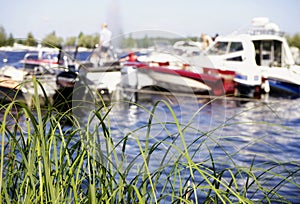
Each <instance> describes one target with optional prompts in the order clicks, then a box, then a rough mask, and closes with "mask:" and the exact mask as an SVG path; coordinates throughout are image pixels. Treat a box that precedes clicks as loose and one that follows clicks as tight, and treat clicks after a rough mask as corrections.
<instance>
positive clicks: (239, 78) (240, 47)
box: [199, 17, 300, 98]
mask: <svg viewBox="0 0 300 204" xmlns="http://www.w3.org/2000/svg"><path fill="white" fill-rule="evenodd" d="M199 62H200V63H202V64H201V65H200V66H202V67H203V70H204V72H205V73H210V74H219V75H220V76H221V77H222V78H223V79H224V81H226V79H227V85H228V87H229V89H228V88H225V89H226V90H227V91H230V92H232V91H233V88H234V92H235V95H236V96H242V97H251V98H262V97H264V96H266V95H270V96H276V97H284V98H298V97H300V67H299V66H298V65H296V64H295V62H294V59H293V56H292V54H291V51H290V48H289V46H288V43H287V41H286V39H285V38H284V33H283V32H281V31H280V30H279V27H278V26H277V25H276V24H274V23H272V22H270V21H269V19H268V18H265V17H258V18H254V19H253V20H252V28H251V29H250V30H249V31H248V33H241V34H238V33H234V34H231V35H229V36H219V37H218V38H217V39H216V41H215V43H214V45H213V46H212V47H211V48H210V49H208V50H207V51H206V52H205V53H204V54H202V56H201V60H199ZM224 87H226V84H225V85H224Z"/></svg>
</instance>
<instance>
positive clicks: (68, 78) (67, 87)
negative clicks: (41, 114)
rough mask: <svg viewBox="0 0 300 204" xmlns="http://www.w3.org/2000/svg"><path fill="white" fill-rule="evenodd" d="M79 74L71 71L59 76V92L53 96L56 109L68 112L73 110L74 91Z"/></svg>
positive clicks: (57, 80) (57, 78) (57, 82)
mask: <svg viewBox="0 0 300 204" xmlns="http://www.w3.org/2000/svg"><path fill="white" fill-rule="evenodd" d="M76 79H77V74H76V73H75V72H71V71H64V72H61V73H59V74H58V75H57V77H56V84H57V90H56V92H55V94H54V96H53V101H54V107H56V108H57V109H58V110H59V111H67V110H69V109H70V108H72V97H73V89H74V86H75V83H76Z"/></svg>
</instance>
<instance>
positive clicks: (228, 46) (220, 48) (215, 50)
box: [207, 41, 243, 55]
mask: <svg viewBox="0 0 300 204" xmlns="http://www.w3.org/2000/svg"><path fill="white" fill-rule="evenodd" d="M242 50H243V44H242V43H241V42H228V41H218V42H216V43H215V44H214V45H213V46H212V47H211V48H210V49H209V50H208V51H207V54H209V55H224V54H229V53H233V52H238V51H242Z"/></svg>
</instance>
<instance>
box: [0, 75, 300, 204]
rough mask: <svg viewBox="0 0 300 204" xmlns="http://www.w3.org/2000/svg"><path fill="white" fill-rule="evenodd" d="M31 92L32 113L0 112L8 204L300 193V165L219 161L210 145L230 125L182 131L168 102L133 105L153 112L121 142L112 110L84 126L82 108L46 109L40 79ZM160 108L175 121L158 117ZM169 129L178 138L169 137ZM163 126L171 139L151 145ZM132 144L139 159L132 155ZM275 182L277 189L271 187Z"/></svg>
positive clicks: (6, 108) (101, 108)
mask: <svg viewBox="0 0 300 204" xmlns="http://www.w3.org/2000/svg"><path fill="white" fill-rule="evenodd" d="M33 84H34V86H35V95H34V96H33V107H32V108H31V107H28V106H27V105H26V104H25V103H23V102H21V101H18V100H14V101H12V102H11V103H9V104H3V105H2V106H1V113H2V121H1V157H0V158H1V164H0V184H1V189H0V190H1V192H0V200H1V202H3V203H253V202H263V203H272V202H273V201H275V200H276V202H282V203H289V200H288V198H287V197H285V196H282V195H280V189H281V188H284V187H285V186H290V187H293V188H296V189H300V186H299V183H297V180H298V181H299V170H300V168H299V164H297V163H293V162H290V163H276V162H273V163H271V162H270V163H269V165H268V168H263V167H262V166H260V165H257V164H256V162H255V161H256V157H255V156H254V157H253V161H252V163H251V164H250V165H248V166H239V165H237V164H236V163H235V161H234V158H233V157H232V155H231V154H230V153H229V152H227V151H226V150H225V149H223V151H224V153H225V155H226V159H227V164H228V165H224V164H223V163H222V162H220V161H217V160H216V159H215V158H214V154H213V152H212V149H210V147H209V146H208V145H207V144H206V140H207V139H211V140H212V141H214V143H215V145H216V146H217V147H218V148H220V149H222V144H221V143H220V142H219V141H217V140H214V138H213V137H212V135H213V134H214V131H216V130H217V129H218V128H223V127H224V126H230V125H232V126H234V124H230V120H228V121H226V122H224V124H222V125H220V126H219V127H216V129H213V130H210V131H207V132H203V131H202V130H199V129H197V128H195V127H193V126H192V123H187V124H181V123H180V121H179V119H178V118H177V116H176V113H175V111H174V110H173V108H172V106H171V105H170V104H169V103H167V102H166V101H158V102H156V103H155V104H154V105H153V108H152V109H151V110H148V109H147V108H145V107H143V106H141V105H139V104H135V105H136V106H138V108H140V109H143V110H145V111H148V115H149V118H148V122H147V123H146V124H145V125H144V126H141V127H139V128H132V129H131V131H130V132H129V133H127V134H126V135H125V136H124V137H123V138H122V139H120V140H116V139H115V137H116V135H114V133H113V131H112V130H111V123H110V118H109V117H110V112H111V110H112V109H113V108H114V105H113V104H112V105H111V106H106V105H105V104H103V103H99V104H97V105H96V108H95V109H94V110H92V111H90V112H89V113H86V118H85V121H86V122H82V121H80V119H78V118H76V117H75V116H74V115H73V114H72V110H73V109H75V108H76V107H71V108H70V109H68V110H66V111H64V112H60V111H58V110H57V109H56V107H54V106H53V105H52V104H51V103H50V102H49V101H48V102H47V103H46V104H45V106H43V107H41V106H40V99H39V96H38V94H37V87H38V86H39V83H38V81H36V80H35V79H34V81H33ZM91 103H93V102H91ZM162 104H163V105H164V106H165V107H166V109H167V110H168V112H169V114H170V115H171V116H172V120H170V121H160V119H159V118H157V117H156V109H157V107H158V106H159V105H162ZM200 111H201V109H199V111H198V112H197V113H195V115H194V116H193V117H195V116H196V115H197V114H199V113H200ZM191 120H193V118H191ZM66 121H67V122H68V123H66ZM170 125H171V126H172V127H173V128H174V127H175V128H176V130H177V131H176V133H174V132H173V133H172V132H170V131H169V129H168V126H170ZM270 125H272V124H270ZM157 126H159V127H161V129H162V130H163V131H162V133H161V134H162V135H165V137H164V138H163V139H161V140H153V138H152V130H153V128H154V127H157ZM141 130H145V135H144V136H143V137H140V135H139V134H138V132H140V131H141ZM188 131H193V132H195V134H196V135H197V137H195V139H194V141H193V142H192V143H186V138H185V134H186V132H188ZM129 143H131V144H134V145H135V146H136V147H137V149H138V150H139V151H138V153H137V154H135V155H132V154H130V153H131V152H130V151H131V149H130V148H131V147H130V146H129V145H128V144H129ZM179 144H180V145H179ZM195 145H196V148H195ZM203 148H204V149H205V148H206V149H207V151H208V153H209V157H207V158H205V159H203V160H201V161H199V160H198V159H196V158H195V155H196V154H197V153H201V152H200V151H202V150H203ZM162 150H163V151H162ZM157 152H159V154H160V157H159V160H157V157H156V156H155V153H157ZM129 154H130V155H131V156H130V157H129V156H128V155H129ZM153 162H155V163H156V164H157V165H156V167H155V168H153V166H151V165H152V164H153ZM270 179H275V180H276V181H277V184H276V185H275V186H268V185H267V184H268V182H267V181H268V180H270Z"/></svg>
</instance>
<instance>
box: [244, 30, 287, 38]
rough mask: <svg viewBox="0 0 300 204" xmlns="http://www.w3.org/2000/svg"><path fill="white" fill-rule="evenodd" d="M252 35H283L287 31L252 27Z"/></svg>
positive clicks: (250, 32)
mask: <svg viewBox="0 0 300 204" xmlns="http://www.w3.org/2000/svg"><path fill="white" fill-rule="evenodd" d="M249 34H250V35H277V36H281V37H283V36H284V35H285V33H284V32H283V31H276V30H266V29H252V30H250V31H249Z"/></svg>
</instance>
